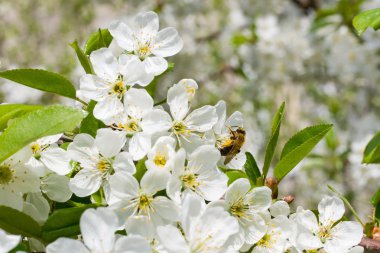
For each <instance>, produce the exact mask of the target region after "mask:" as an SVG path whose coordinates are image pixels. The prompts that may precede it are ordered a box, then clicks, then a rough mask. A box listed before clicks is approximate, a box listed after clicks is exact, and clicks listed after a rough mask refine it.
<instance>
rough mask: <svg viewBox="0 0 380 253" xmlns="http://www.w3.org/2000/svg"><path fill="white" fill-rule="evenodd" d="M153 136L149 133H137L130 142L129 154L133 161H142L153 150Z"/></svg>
mask: <svg viewBox="0 0 380 253" xmlns="http://www.w3.org/2000/svg"><path fill="white" fill-rule="evenodd" d="M151 145H152V143H151V135H150V134H147V133H144V132H142V133H135V134H134V135H133V136H132V138H131V140H130V141H129V153H130V154H131V155H132V157H133V160H135V161H137V160H140V159H142V158H143V157H144V156H145V155H146V154H147V153H148V151H149V150H150V148H151Z"/></svg>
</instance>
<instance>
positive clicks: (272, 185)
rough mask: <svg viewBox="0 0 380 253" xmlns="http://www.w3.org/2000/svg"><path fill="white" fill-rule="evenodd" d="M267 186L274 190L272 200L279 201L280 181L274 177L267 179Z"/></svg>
mask: <svg viewBox="0 0 380 253" xmlns="http://www.w3.org/2000/svg"><path fill="white" fill-rule="evenodd" d="M265 185H266V186H268V187H269V188H270V189H271V190H272V199H277V196H278V181H277V179H276V178H274V177H268V178H266V179H265Z"/></svg>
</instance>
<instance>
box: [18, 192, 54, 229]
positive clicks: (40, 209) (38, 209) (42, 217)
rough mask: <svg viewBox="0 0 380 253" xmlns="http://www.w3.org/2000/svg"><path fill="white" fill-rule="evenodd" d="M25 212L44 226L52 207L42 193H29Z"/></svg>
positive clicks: (25, 203) (24, 208)
mask: <svg viewBox="0 0 380 253" xmlns="http://www.w3.org/2000/svg"><path fill="white" fill-rule="evenodd" d="M23 212H24V213H26V214H28V215H29V216H31V217H32V218H33V219H34V220H36V221H37V222H38V223H39V224H40V225H42V224H44V223H45V221H46V220H47V218H48V216H49V212H50V205H49V202H48V201H47V200H46V199H45V198H44V197H43V196H42V194H41V193H40V192H39V193H28V195H27V196H26V200H25V202H24V207H23Z"/></svg>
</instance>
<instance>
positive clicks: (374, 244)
mask: <svg viewBox="0 0 380 253" xmlns="http://www.w3.org/2000/svg"><path fill="white" fill-rule="evenodd" d="M359 245H360V246H363V247H364V248H366V249H368V250H376V251H378V250H380V241H379V240H374V239H371V238H368V237H363V238H362V241H361V242H360V244H359Z"/></svg>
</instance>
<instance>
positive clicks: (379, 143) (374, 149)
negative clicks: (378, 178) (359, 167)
mask: <svg viewBox="0 0 380 253" xmlns="http://www.w3.org/2000/svg"><path fill="white" fill-rule="evenodd" d="M362 163H380V131H379V132H377V133H376V135H375V136H374V137H372V139H371V140H370V141H369V142H368V144H367V146H366V147H365V150H364V155H363V161H362Z"/></svg>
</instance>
